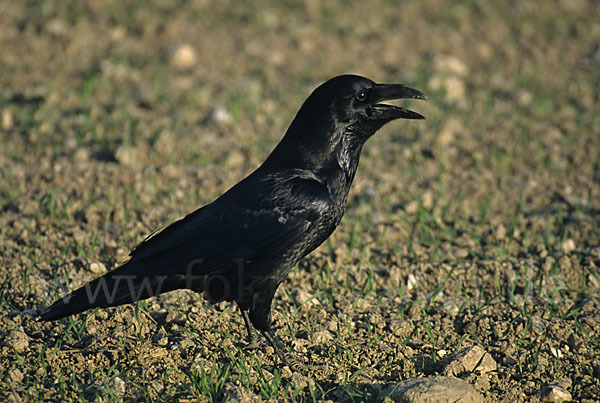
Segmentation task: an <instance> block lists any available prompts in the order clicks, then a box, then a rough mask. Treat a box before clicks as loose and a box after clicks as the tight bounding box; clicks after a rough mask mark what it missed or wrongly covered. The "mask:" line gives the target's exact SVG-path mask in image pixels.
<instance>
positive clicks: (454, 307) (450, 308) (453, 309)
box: [441, 298, 460, 316]
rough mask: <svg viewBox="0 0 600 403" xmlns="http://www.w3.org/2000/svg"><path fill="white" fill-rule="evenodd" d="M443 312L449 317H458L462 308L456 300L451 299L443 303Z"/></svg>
mask: <svg viewBox="0 0 600 403" xmlns="http://www.w3.org/2000/svg"><path fill="white" fill-rule="evenodd" d="M441 311H442V312H444V313H445V314H447V315H449V316H456V315H458V313H459V312H460V306H459V303H458V301H457V300H456V299H454V298H449V299H447V300H445V301H444V302H443V303H442V307H441Z"/></svg>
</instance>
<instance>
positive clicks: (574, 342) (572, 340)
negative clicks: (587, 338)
mask: <svg viewBox="0 0 600 403" xmlns="http://www.w3.org/2000/svg"><path fill="white" fill-rule="evenodd" d="M567 343H568V345H569V347H570V348H571V350H573V351H575V352H577V351H579V349H580V348H581V347H582V346H583V340H582V339H581V337H579V336H577V335H576V334H574V333H571V335H570V336H569V338H568V339H567Z"/></svg>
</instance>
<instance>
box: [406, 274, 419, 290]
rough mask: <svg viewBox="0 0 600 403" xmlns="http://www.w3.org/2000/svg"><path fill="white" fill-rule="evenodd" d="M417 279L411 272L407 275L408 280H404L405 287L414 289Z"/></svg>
mask: <svg viewBox="0 0 600 403" xmlns="http://www.w3.org/2000/svg"><path fill="white" fill-rule="evenodd" d="M417 284H418V283H417V279H416V277H415V276H414V275H413V274H412V273H411V274H409V275H408V280H407V281H406V288H407V289H408V290H409V291H410V290H412V289H414V288H415V287H416V286H417Z"/></svg>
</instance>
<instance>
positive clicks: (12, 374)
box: [8, 368, 23, 383]
mask: <svg viewBox="0 0 600 403" xmlns="http://www.w3.org/2000/svg"><path fill="white" fill-rule="evenodd" d="M8 376H9V378H10V380H11V381H12V382H14V383H20V382H21V381H22V380H23V373H22V372H21V370H20V369H19V368H11V369H9V370H8Z"/></svg>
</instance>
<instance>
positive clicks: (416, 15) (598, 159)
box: [0, 0, 600, 403]
mask: <svg viewBox="0 0 600 403" xmlns="http://www.w3.org/2000/svg"><path fill="white" fill-rule="evenodd" d="M252 4H254V5H249V4H244V5H242V3H238V2H233V1H220V2H209V1H204V0H195V1H178V2H167V1H161V0H156V1H151V2H144V3H142V4H138V3H136V2H129V1H125V2H122V1H100V2H77V1H58V0H55V1H46V2H25V1H22V2H17V1H0V362H1V365H0V400H2V401H14V402H20V401H65V400H68V401H89V400H94V401H177V402H192V401H201V402H204V401H257V400H270V401H282V400H289V401H335V402H337V401H344V402H348V401H387V402H392V401H395V402H399V401H403V399H404V400H408V401H463V402H483V401H485V402H541V401H545V402H564V401H578V402H587V403H591V402H595V401H599V400H600V269H599V267H600V136H599V133H600V113H599V112H600V99H599V98H600V7H599V6H598V4H597V1H593V0H587V1H586V0H577V1H575V0H569V1H556V2H552V4H551V5H550V4H545V3H540V2H536V1H519V2H498V3H493V2H485V1H479V0H474V1H467V2H460V3H456V4H455V3H448V2H443V1H441V0H424V1H416V0H415V1H405V2H401V3H398V2H394V1H387V0H375V1H372V2H354V3H351V2H345V1H337V0H334V1H327V2H325V1H319V0H305V1H304V2H296V3H293V2H284V3H281V5H273V4H271V3H270V2H267V1H257V2H253V3H252ZM343 73H357V74H361V75H365V76H367V77H370V78H372V79H374V80H375V81H379V82H402V83H405V84H407V85H410V86H411V87H414V88H418V89H420V90H422V91H423V92H425V93H427V95H428V96H429V98H430V102H429V103H427V104H420V103H419V104H417V103H414V104H411V108H413V109H414V110H417V111H419V112H420V113H422V114H424V115H425V116H426V117H427V120H425V121H419V122H415V121H400V122H394V123H392V124H389V125H388V126H386V127H385V128H384V129H383V130H381V131H380V132H379V133H378V134H377V135H376V136H375V137H374V138H372V139H371V140H369V142H368V143H367V145H366V147H365V151H364V153H363V156H362V159H361V166H360V169H359V172H358V174H357V179H356V182H355V185H354V188H353V191H352V194H351V200H350V203H349V206H348V211H347V213H346V216H345V218H344V220H343V222H342V225H341V226H340V228H339V229H338V230H337V231H336V233H334V235H333V236H332V237H331V239H330V240H328V241H327V242H326V243H325V244H323V245H322V246H321V247H320V248H319V249H317V250H316V251H315V252H313V253H312V254H311V255H309V256H308V257H307V258H306V259H304V260H303V261H302V262H301V263H300V264H299V265H298V267H297V268H296V269H295V270H294V271H293V272H292V274H291V275H290V277H289V278H288V280H286V282H285V283H284V284H282V286H281V287H280V289H279V291H278V293H277V295H276V299H275V302H274V305H273V308H274V322H275V328H276V331H277V333H278V335H279V336H280V337H281V338H282V340H283V341H284V343H286V345H287V346H288V347H289V348H290V350H291V351H292V353H293V354H294V355H295V356H296V357H297V358H298V359H299V360H301V361H304V362H307V363H313V364H320V365H322V367H321V369H318V370H315V371H311V372H310V373H302V372H294V371H292V370H291V369H290V368H288V367H287V366H282V365H280V363H279V362H278V361H277V360H276V359H275V357H274V353H273V350H272V349H271V348H270V347H263V348H261V349H258V350H255V351H247V350H246V349H245V348H244V347H245V344H246V340H245V329H244V325H243V322H242V320H241V317H240V315H239V313H238V312H237V311H236V308H235V307H234V306H232V305H229V304H225V303H222V304H217V305H209V304H207V303H206V302H205V301H203V299H202V298H201V297H200V296H199V295H196V294H193V293H191V292H187V291H176V292H172V293H169V294H166V295H163V296H160V297H159V298H156V299H150V300H147V301H146V302H144V303H140V304H138V305H136V306H133V305H128V306H123V307H119V308H111V309H106V310H98V311H95V312H93V313H88V314H81V315H77V316H75V317H73V318H69V319H63V320H61V321H58V322H56V323H41V322H38V321H37V320H36V317H37V313H38V312H40V311H42V310H43V309H44V308H45V307H46V306H48V305H49V304H50V303H52V302H53V301H54V300H55V298H57V297H59V296H61V295H63V294H64V293H65V292H66V291H67V290H69V289H72V288H76V287H78V286H80V285H82V284H83V283H84V282H86V281H88V280H90V279H92V278H94V277H96V276H99V275H101V274H102V273H104V272H106V271H107V270H109V269H110V268H113V267H114V266H116V265H117V264H118V263H119V262H122V261H123V260H124V259H126V258H127V254H128V252H129V250H130V249H131V248H133V247H134V246H135V245H136V244H137V243H139V242H140V241H142V240H143V239H144V237H145V236H147V235H148V234H150V233H151V232H152V231H154V230H156V229H157V228H160V227H161V226H164V225H166V224H168V223H170V222H172V221H173V220H175V219H176V218H178V217H181V216H182V215H184V214H186V213H188V212H190V211H193V210H194V209H195V208H197V207H199V206H201V205H203V204H205V203H207V202H210V201H211V200H213V199H214V198H215V197H217V196H218V195H220V194H221V193H222V192H223V191H225V190H226V189H227V188H229V187H230V186H231V185H233V184H234V183H236V182H237V181H238V180H240V179H241V178H243V177H244V176H245V175H247V174H248V173H249V172H251V171H252V169H254V168H255V167H256V166H257V165H258V164H260V162H261V161H262V160H263V159H264V158H265V157H266V155H267V154H268V153H269V151H270V150H271V149H272V148H273V147H274V145H275V144H276V143H277V141H278V140H279V138H280V137H281V135H282V134H283V132H284V131H285V129H286V127H287V125H288V124H289V122H290V120H291V119H292V118H293V116H294V114H295V112H296V110H297V109H298V107H299V106H300V104H301V103H302V101H303V100H304V99H305V98H306V96H307V95H308V94H309V93H310V91H311V90H312V89H313V88H314V87H315V86H316V85H318V84H319V83H320V82H322V81H324V80H326V79H328V78H330V77H332V76H335V75H338V74H343ZM457 399H458V400H457Z"/></svg>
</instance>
